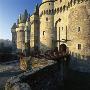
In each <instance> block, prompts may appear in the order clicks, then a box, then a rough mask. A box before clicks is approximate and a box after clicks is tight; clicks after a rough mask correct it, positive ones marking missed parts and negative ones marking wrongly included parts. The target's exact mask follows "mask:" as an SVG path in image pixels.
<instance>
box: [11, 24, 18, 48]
mask: <svg viewBox="0 0 90 90" xmlns="http://www.w3.org/2000/svg"><path fill="white" fill-rule="evenodd" d="M16 28H17V25H16V23H14V24H13V26H12V28H11V33H12V43H13V44H14V45H15V46H16V42H17V34H16Z"/></svg>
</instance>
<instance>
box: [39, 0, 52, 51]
mask: <svg viewBox="0 0 90 90" xmlns="http://www.w3.org/2000/svg"><path fill="white" fill-rule="evenodd" d="M43 2H44V3H42V4H41V5H40V8H39V16H40V49H41V50H43V51H46V50H48V49H52V48H53V45H54V44H53V39H54V35H53V34H54V0H43Z"/></svg>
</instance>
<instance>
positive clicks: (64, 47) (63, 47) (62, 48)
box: [59, 44, 67, 52]
mask: <svg viewBox="0 0 90 90" xmlns="http://www.w3.org/2000/svg"><path fill="white" fill-rule="evenodd" d="M59 50H60V51H61V52H66V51H67V46H66V44H61V45H60V46H59Z"/></svg>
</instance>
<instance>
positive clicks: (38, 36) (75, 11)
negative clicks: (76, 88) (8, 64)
mask: <svg viewBox="0 0 90 90" xmlns="http://www.w3.org/2000/svg"><path fill="white" fill-rule="evenodd" d="M11 32H12V41H13V43H15V44H16V46H17V49H18V50H22V51H23V50H24V49H25V44H27V43H29V44H30V51H33V50H36V49H39V50H41V51H43V52H44V51H46V50H49V49H53V48H55V47H56V46H57V47H58V48H59V46H60V45H61V44H65V45H66V46H67V47H68V48H69V52H70V55H71V59H72V61H71V63H72V65H73V67H74V66H75V67H77V68H78V69H80V70H83V69H86V70H87V68H88V67H90V0H43V1H42V3H41V4H40V5H39V6H38V5H36V8H35V11H34V13H33V14H32V15H29V14H28V13H27V11H26V10H25V12H24V14H23V15H21V14H20V16H19V19H18V21H17V24H16V23H14V25H13V26H12V28H11ZM73 63H74V64H73ZM78 64H79V65H78ZM76 65H78V66H80V67H78V66H76ZM82 66H85V67H84V68H83V67H82ZM81 68H83V69H81ZM88 69H89V70H90V68H88Z"/></svg>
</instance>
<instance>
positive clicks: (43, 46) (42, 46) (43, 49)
mask: <svg viewBox="0 0 90 90" xmlns="http://www.w3.org/2000/svg"><path fill="white" fill-rule="evenodd" d="M51 49H52V48H49V47H48V46H47V45H45V44H43V43H41V42H40V51H41V53H44V52H45V51H47V50H51Z"/></svg>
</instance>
